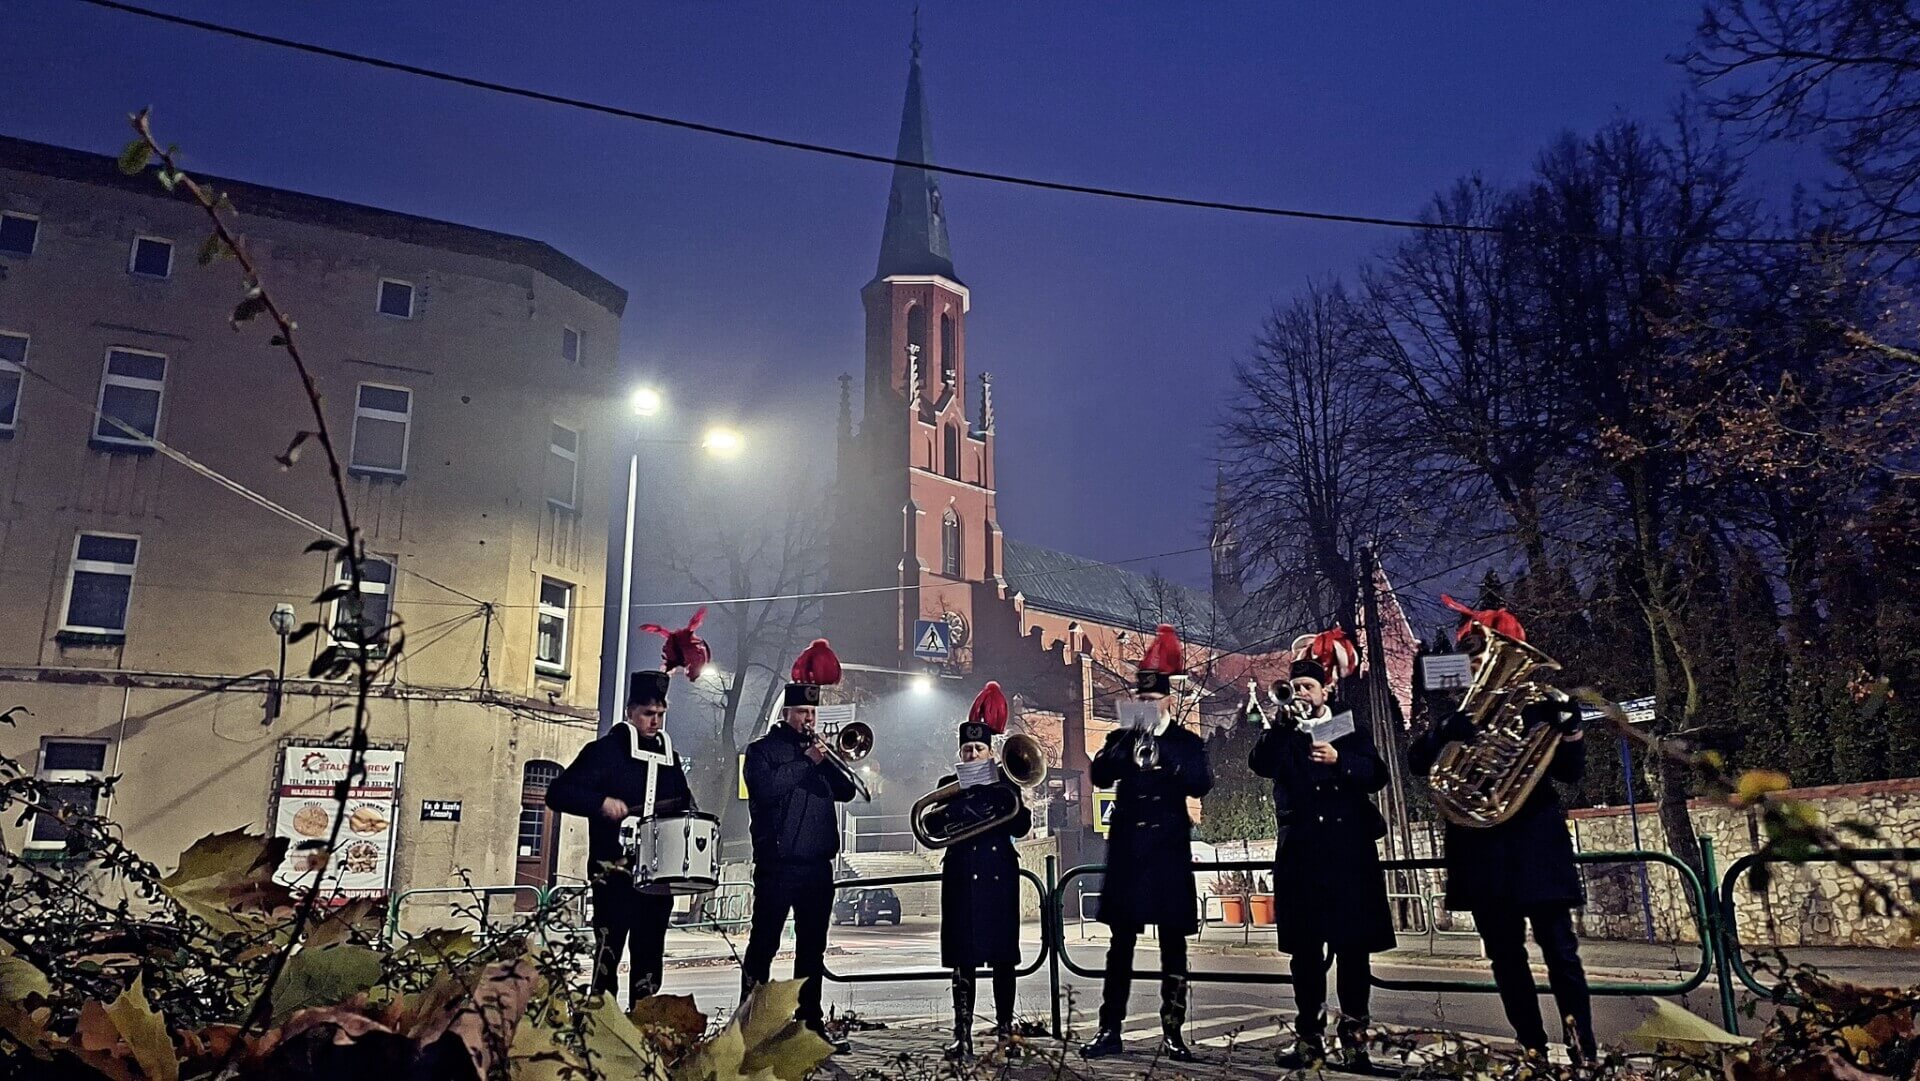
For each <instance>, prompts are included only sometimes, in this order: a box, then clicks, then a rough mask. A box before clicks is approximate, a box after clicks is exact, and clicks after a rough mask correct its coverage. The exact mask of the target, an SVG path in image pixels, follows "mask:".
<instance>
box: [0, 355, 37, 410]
mask: <svg viewBox="0 0 1920 1081" xmlns="http://www.w3.org/2000/svg"><path fill="white" fill-rule="evenodd" d="M0 338H18V339H20V341H21V345H20V363H18V364H15V363H14V362H13V361H11V360H8V359H7V358H5V357H0V372H12V373H14V374H15V375H16V376H19V378H20V389H19V390H17V391H15V392H14V395H13V419H11V420H0V432H11V431H13V430H14V429H15V428H17V427H19V426H20V400H21V399H22V398H25V397H26V396H27V365H26V361H27V354H28V353H29V351H31V350H32V349H33V335H31V334H22V333H20V332H18V331H14V330H0Z"/></svg>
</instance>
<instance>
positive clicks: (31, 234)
mask: <svg viewBox="0 0 1920 1081" xmlns="http://www.w3.org/2000/svg"><path fill="white" fill-rule="evenodd" d="M212 183H213V184H214V186H216V187H218V188H219V189H220V190H223V191H225V192H227V193H228V194H229V195H230V196H231V198H232V201H233V203H234V205H235V206H236V208H237V211H238V222H239V228H240V231H241V232H242V233H243V235H244V237H245V242H246V244H247V246H248V248H249V250H250V252H251V253H252V255H253V257H254V258H255V259H256V260H257V261H258V263H259V265H260V270H261V274H262V276H263V278H264V280H265V283H266V286H267V288H268V289H269V291H270V292H271V293H272V295H273V296H274V298H275V299H276V300H277V301H278V302H279V303H280V304H281V305H282V306H283V307H284V308H285V309H287V310H288V311H289V312H290V313H291V314H292V316H293V317H294V318H295V319H296V320H297V321H298V325H299V332H298V337H299V340H300V342H301V344H302V346H303V351H304V353H305V355H306V357H307V360H308V362H309V363H310V364H311V366H312V368H313V372H314V375H315V378H316V380H317V381H318V384H319V387H320V390H321V392H322V394H323V396H324V401H325V411H326V416H327V422H328V428H329V429H330V431H331V433H332V437H333V440H334V441H335V445H336V447H337V449H338V454H339V457H340V459H341V462H342V464H343V465H344V466H345V467H346V468H347V470H348V478H347V487H348V495H349V502H350V505H351V507H352V514H353V517H354V519H355V525H356V526H357V527H358V529H359V530H360V531H361V535H362V537H363V538H364V542H365V549H366V552H367V554H368V556H369V562H368V564H367V567H368V573H367V575H366V583H365V585H364V587H363V591H362V594H361V595H359V596H358V597H352V596H349V597H341V598H337V599H335V600H333V601H330V602H329V603H326V604H316V603H315V601H314V598H315V597H316V595H318V594H320V593H321V592H322V590H324V589H325V588H326V587H328V586H329V585H332V584H334V583H335V582H336V581H337V580H339V579H340V577H341V575H342V570H341V568H340V566H339V565H338V564H337V562H336V561H335V560H334V558H333V557H332V556H331V555H330V554H328V553H324V552H312V551H308V550H307V545H308V544H309V543H310V542H311V541H314V540H315V539H317V538H318V537H320V536H321V535H322V531H333V532H336V533H337V532H339V531H341V530H342V522H341V521H340V514H339V513H338V510H337V506H336V502H335V499H334V495H333V491H332V487H331V485H330V483H329V480H328V477H327V471H326V468H325V463H324V461H323V459H322V457H321V455H320V453H319V451H318V449H317V447H316V446H315V444H314V443H313V442H312V441H311V440H308V441H307V442H306V443H305V444H304V445H302V446H301V447H300V451H301V453H300V454H299V455H298V457H297V458H295V459H294V460H293V463H292V465H291V466H290V467H287V466H284V465H283V464H281V463H280V462H277V461H276V458H277V457H279V456H284V455H287V454H288V452H289V448H290V446H292V445H293V444H294V443H295V441H296V439H297V438H298V435H299V433H301V432H303V431H307V430H309V429H311V428H312V427H313V423H312V417H311V414H310V411H309V407H308V404H307V400H306V397H305V395H304V393H303V391H302V388H301V384H300V381H299V378H298V376H297V375H296V373H295V371H294V369H293V367H292V366H291V364H290V362H289V361H288V359H287V358H286V356H285V355H284V354H282V353H281V352H280V351H279V350H277V349H274V348H272V347H270V346H269V344H268V340H267V339H268V336H269V333H270V328H269V327H267V326H266V325H265V323H264V321H262V322H256V323H254V324H249V325H246V326H244V327H242V328H240V330H239V331H238V332H236V330H235V328H234V327H233V326H231V325H229V313H230V312H231V311H232V310H233V307H234V304H235V302H236V301H237V300H238V299H239V297H240V288H239V274H238V272H237V270H236V269H235V267H234V266H233V265H231V264H230V263H227V262H225V261H221V260H216V261H214V262H213V263H211V264H210V265H202V263H201V261H199V260H198V259H196V252H197V251H198V249H199V248H200V245H201V241H202V238H203V237H205V236H206V234H207V232H208V227H207V222H206V221H205V219H204V216H203V215H202V213H201V211H200V210H199V208H198V207H197V206H195V205H193V204H192V203H191V202H190V201H188V200H186V199H184V198H182V197H177V196H172V195H169V194H168V193H167V192H166V191H165V190H163V189H162V188H161V187H160V185H159V184H158V183H157V182H156V181H155V179H154V177H153V176H152V175H147V176H141V177H131V178H130V177H125V176H122V175H121V174H120V173H119V172H118V170H117V168H116V164H115V162H114V160H113V159H111V158H107V157H101V156H98V155H93V154H86V153H80V152H76V151H71V150H66V149H63V148H58V147H52V146H47V145H44V144H39V143H31V142H25V141H21V140H14V139H6V138H0V590H4V593H3V595H4V596H5V598H6V605H5V608H6V613H7V618H5V619H4V620H0V707H6V706H13V705H22V706H25V707H26V708H27V709H29V710H30V711H31V716H30V717H25V718H22V723H21V724H19V725H18V726H17V727H12V728H4V727H0V750H4V752H5V753H6V754H8V755H11V756H13V757H14V758H16V759H18V760H20V761H22V762H25V763H30V764H33V765H34V766H35V767H36V768H37V769H39V770H41V771H42V773H43V774H44V775H46V776H48V777H49V778H50V779H53V780H76V779H85V778H86V777H89V776H96V777H97V776H103V775H107V776H118V777H119V778H120V780H119V782H118V783H117V784H116V785H115V786H114V787H113V789H112V793H111V797H110V800H111V805H110V807H108V808H107V810H109V811H110V813H111V815H112V816H113V817H114V818H115V819H116V820H118V821H119V822H120V823H122V824H123V826H124V827H125V830H126V837H127V840H128V841H129V842H130V843H131V844H132V845H133V846H134V847H135V848H136V849H137V850H139V851H141V852H142V853H143V854H145V855H146V856H147V857H148V858H150V859H153V860H155V861H156V862H158V863H160V864H161V865H162V866H163V867H164V866H166V865H167V863H168V861H169V860H170V859H171V858H172V856H173V854H174V853H177V852H179V851H180V850H182V849H184V848H185V847H186V846H187V845H188V844H189V843H191V842H192V841H193V840H194V839H196V838H197V837H200V836H202V835H204V834H207V833H211V832H217V831H220V830H226V829H233V828H239V827H248V828H253V829H266V830H269V831H278V832H282V833H287V834H288V835H289V836H291V837H295V838H296V839H298V838H301V837H310V836H312V835H313V828H314V824H315V822H316V821H317V819H316V818H315V817H314V815H315V813H316V812H314V811H312V810H311V808H309V807H308V804H311V803H314V802H316V801H315V800H313V799H311V798H310V797H311V795H312V793H311V792H310V791H308V789H307V788H306V787H303V785H321V784H324V775H325V773H326V771H327V770H328V769H330V768H334V767H333V766H332V765H330V763H332V762H333V761H334V759H335V757H337V754H336V751H335V750H334V748H337V747H338V745H339V744H340V743H341V742H342V740H341V737H342V730H343V729H344V728H345V727H346V726H347V725H348V723H349V720H350V718H351V712H342V706H343V704H346V703H348V702H349V701H350V699H349V698H348V697H347V696H348V693H349V690H350V688H349V687H348V685H347V683H346V682H345V681H340V680H331V681H330V680H326V679H310V678H308V666H309V664H310V663H311V662H312V661H313V659H314V658H315V657H316V656H317V655H318V653H319V652H320V651H321V650H323V649H325V648H327V647H328V646H329V645H331V644H334V634H333V633H332V632H333V630H334V629H335V628H339V627H341V626H343V625H345V621H349V620H352V619H354V618H361V619H365V620H368V621H369V622H373V621H378V620H381V619H382V618H383V617H384V616H386V615H388V614H391V615H392V616H393V617H396V618H397V619H398V621H399V623H400V628H399V631H400V633H403V634H404V636H405V648H404V649H403V650H401V651H400V653H399V655H398V657H397V659H395V661H394V662H393V664H392V666H391V667H390V669H389V670H388V673H387V675H386V676H385V677H384V678H383V679H382V681H381V682H380V685H379V687H378V689H377V692H376V693H375V695H374V698H373V702H372V706H371V735H372V738H373V741H374V744H375V746H376V747H377V748H379V749H380V752H381V756H382V757H381V763H382V766H381V769H380V770H379V771H377V772H378V773H379V776H375V777H370V778H369V779H368V785H369V787H368V789H367V790H366V791H364V792H363V793H361V794H360V795H361V797H363V798H361V799H360V803H361V804H364V806H365V808H366V811H365V813H364V814H362V815H361V816H360V817H359V818H358V819H357V820H356V821H355V822H354V824H353V825H354V828H353V829H352V830H351V831H349V833H348V835H347V836H348V837H349V839H350V840H351V841H352V842H353V843H354V844H356V845H358V844H360V842H362V841H364V842H366V846H365V847H360V848H358V849H355V850H354V854H355V857H356V858H355V859H354V860H352V861H350V862H352V863H353V864H354V869H353V870H354V873H355V874H357V875H358V876H359V877H358V878H357V879H354V880H353V881H351V882H348V881H343V882H342V885H343V887H347V888H352V889H354V890H356V891H358V892H364V893H384V892H388V891H393V890H402V889H406V888H410V887H431V886H442V885H448V884H451V883H452V882H454V881H455V878H456V874H457V873H458V872H461V871H464V872H466V873H468V874H470V875H471V876H472V879H473V881H474V882H476V883H481V884H503V883H508V882H513V881H516V880H517V881H521V882H525V883H528V884H539V885H544V884H546V883H547V882H550V881H551V880H552V879H553V876H554V875H555V873H556V870H557V868H559V867H561V866H568V867H572V868H574V869H576V870H577V867H578V865H579V864H580V863H581V860H580V858H579V856H578V855H577V854H570V855H568V856H563V855H562V854H561V849H562V848H563V847H565V846H572V845H578V846H581V847H583V845H584V837H583V836H575V835H574V834H573V833H571V832H568V831H564V830H561V829H559V828H557V826H556V824H555V823H554V822H552V821H551V820H550V819H549V818H548V816H546V814H545V812H544V809H543V808H542V807H541V806H540V800H539V797H540V796H541V795H542V793H543V790H544V785H545V783H546V780H547V779H549V778H550V777H552V776H553V775H554V774H556V773H557V772H558V770H559V768H560V766H561V764H563V763H565V762H567V761H569V760H570V759H571V757H572V755H573V754H574V752H575V751H576V750H577V749H578V748H579V747H580V746H582V745H583V744H584V743H585V742H587V741H588V740H591V739H592V738H593V735H594V731H595V717H594V706H595V699H596V690H597V683H598V668H599V665H598V658H599V655H600V633H601V632H600V626H601V622H600V611H599V605H600V603H601V598H602V597H603V596H604V594H605V588H604V587H605V579H606V559H607V534H608V522H609V513H610V508H611V507H612V503H613V501H614V500H615V499H616V498H617V495H618V493H615V492H612V491H610V490H609V488H610V485H609V483H608V478H609V476H610V475H611V473H612V472H613V464H614V462H615V459H616V454H617V445H616V440H617V439H618V437H619V431H620V429H619V426H618V420H619V415H620V412H619V409H618V400H619V394H618V390H617V388H618V384H619V381H620V380H619V378H618V373H617V370H616V357H617V350H618V335H619V321H620V315H621V312H622V310H623V309H624V307H625V303H626V294H625V293H624V292H623V291H622V290H621V289H619V288H618V287H616V286H614V285H613V284H611V283H610V282H608V281H606V280H605V279H604V278H601V277H600V276H599V275H597V274H594V273H593V272H592V271H590V270H588V269H587V268H585V267H583V266H581V265H580V264H578V263H576V262H574V261H573V260H572V259H569V258H567V257H566V256H564V255H562V254H561V253H559V252H557V251H555V250H554V249H552V248H551V247H549V246H547V245H545V244H542V243H539V242H537V241H531V240H525V239H522V238H518V237H513V236H507V235H503V234H499V233H493V232H489V231H486V230H481V229H474V228H469V227H465V226H460V225H455V224H451V223H447V222H441V221H433V220H429V219H425V218H419V217H414V216H410V215H404V214H398V213H393V212H389V211H384V210H377V209H373V208H369V207H363V206H357V205H353V204H348V203H343V202H338V201H335V200H330V199H323V198H317V197H314V196H308V195H302V194H299V193H295V192H289V191H284V190H278V189H272V188H265V187H259V186H255V185H250V184H244V183H238V182H229V181H224V180H215V181H212ZM279 605H287V606H290V607H291V609H292V612H293V615H294V618H295V621H297V622H299V623H305V622H307V621H309V620H317V621H319V622H320V623H321V624H322V625H323V627H324V628H325V629H323V630H322V631H321V633H318V634H314V635H311V636H309V637H307V638H305V639H304V640H301V641H298V642H294V643H291V644H289V645H286V646H285V647H284V648H285V661H284V666H283V664H282V661H281V653H282V649H283V640H282V636H281V634H280V633H279V632H277V630H276V628H275V626H274V621H273V620H272V619H270V614H271V613H272V612H273V611H274V609H275V608H276V606H279ZM389 645H391V643H389ZM283 671H284V676H285V678H284V681H283V680H282V678H281V677H282V673H283ZM276 691H278V692H279V693H277V694H276V693H275V692H276ZM303 771H304V772H303ZM383 785H384V789H383V787H382V786H383ZM70 791H76V792H77V791H81V790H79V789H74V790H70ZM318 802H327V801H318ZM356 809H359V806H358V805H357V806H356ZM302 811H305V812H306V814H305V816H304V817H301V815H300V812H302ZM295 819H299V821H297V822H296V821H295ZM362 827H365V828H364V830H363V829H362ZM0 828H5V829H7V830H8V831H10V832H9V837H8V839H9V842H10V843H13V842H17V843H18V845H26V846H28V847H31V848H36V849H44V850H47V851H57V850H58V849H59V846H60V840H59V837H60V831H59V827H58V824H57V823H55V822H53V821H51V820H46V819H41V820H36V821H35V822H33V823H30V824H28V825H27V826H25V827H17V826H15V824H14V823H12V822H11V821H9V822H8V823H6V825H5V826H4V827H0ZM23 831H24V833H25V834H26V836H24V837H22V836H20V833H21V832H23ZM289 831H291V832H289ZM383 834H384V836H382V835H383ZM16 847H17V845H16Z"/></svg>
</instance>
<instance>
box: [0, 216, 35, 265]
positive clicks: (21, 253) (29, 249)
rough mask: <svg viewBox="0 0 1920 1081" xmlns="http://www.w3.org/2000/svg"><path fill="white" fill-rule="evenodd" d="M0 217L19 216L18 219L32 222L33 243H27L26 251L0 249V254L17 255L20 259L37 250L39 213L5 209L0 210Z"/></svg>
mask: <svg viewBox="0 0 1920 1081" xmlns="http://www.w3.org/2000/svg"><path fill="white" fill-rule="evenodd" d="M0 217H3V218H19V219H21V220H23V221H30V222H32V223H33V243H31V244H29V245H27V250H26V251H0V255H12V256H15V257H17V258H21V259H25V258H26V257H27V256H29V255H32V254H33V253H34V252H35V251H37V250H39V247H40V215H38V214H27V213H23V212H21V211H18V210H6V211H0Z"/></svg>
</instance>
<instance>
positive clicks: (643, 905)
mask: <svg viewBox="0 0 1920 1081" xmlns="http://www.w3.org/2000/svg"><path fill="white" fill-rule="evenodd" d="M668 683H669V675H668V673H666V672H635V673H633V674H632V677H631V678H630V679H629V681H628V685H627V709H626V717H625V719H623V720H621V721H619V722H617V723H615V724H614V726H613V727H612V728H610V729H608V730H607V734H606V735H604V736H601V737H600V738H599V739H597V740H594V741H593V742H592V743H589V744H587V745H586V746H585V747H584V748H582V749H581V751H580V753H579V755H578V756H576V757H575V758H574V760H573V763H572V764H571V765H569V766H568V767H567V768H566V769H564V770H562V771H561V773H560V776H558V777H556V778H554V780H553V783H552V784H550V785H548V786H547V806H548V807H549V808H551V809H552V810H554V811H556V812H558V813H560V814H570V815H578V816H580V817H582V818H585V819H586V820H587V863H588V868H589V872H588V873H589V877H590V878H591V880H592V886H591V887H590V888H591V891H592V896H593V927H594V937H595V939H596V943H595V950H594V962H593V989H594V991H595V992H596V993H605V994H613V993H614V992H615V990H616V989H617V988H618V986H619V968H620V953H621V951H622V950H623V949H625V950H627V951H628V963H629V968H628V971H627V996H628V1001H629V1002H637V1001H638V1000H640V999H642V998H644V997H646V996H647V995H651V994H653V993H654V992H655V991H658V990H659V989H660V981H661V975H662V972H663V971H664V966H665V959H666V957H665V955H666V943H667V920H668V918H669V917H670V916H671V915H672V914H673V895H672V894H668V893H642V892H640V891H639V890H636V889H635V888H634V886H633V875H632V871H631V868H630V866H629V865H628V853H627V852H626V851H625V849H623V848H622V847H621V844H620V823H621V822H622V821H624V820H625V819H627V818H628V817H639V818H648V817H652V816H654V815H674V814H685V813H686V812H688V811H690V810H692V809H693V793H692V791H691V790H690V789H689V788H688V787H687V777H686V773H685V772H684V771H683V768H682V763H681V760H680V756H679V755H677V754H675V753H674V750H673V742H672V740H671V739H669V738H668V736H667V733H666V728H665V725H666V720H667V687H668Z"/></svg>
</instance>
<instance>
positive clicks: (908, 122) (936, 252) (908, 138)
mask: <svg viewBox="0 0 1920 1081" xmlns="http://www.w3.org/2000/svg"><path fill="white" fill-rule="evenodd" d="M893 156H894V157H895V158H897V159H899V160H901V161H906V162H920V163H922V164H924V163H927V162H931V161H932V160H933V130H932V128H931V127H929V126H928V124H927V97H926V92H925V91H924V90H923V89H922V88H921V85H920V31H919V29H918V28H916V29H915V30H914V34H913V63H912V65H911V66H910V67H909V68H908V69H907V102H906V105H905V107H904V108H902V109H901V112H900V143H899V146H898V148H897V149H896V150H895V151H894V154H893ZM896 274H902V275H912V276H919V275H934V274H937V275H939V276H941V277H944V278H951V279H953V280H954V281H959V280H960V279H959V277H958V276H957V275H955V274H954V272H953V249H952V248H951V247H950V246H949V245H948V243H947V218H946V211H945V209H944V208H943V207H942V205H941V202H940V185H939V183H938V182H937V181H936V180H935V179H934V176H933V174H932V173H930V172H928V171H927V170H925V169H922V168H919V167H918V166H916V165H895V166H894V167H893V190H892V191H891V192H890V193H889V194H888V196H887V225H886V229H885V231H883V232H882V233H881V236H880V269H879V271H878V272H877V273H876V274H875V275H874V276H875V277H876V278H889V277H892V276H894V275H896Z"/></svg>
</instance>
